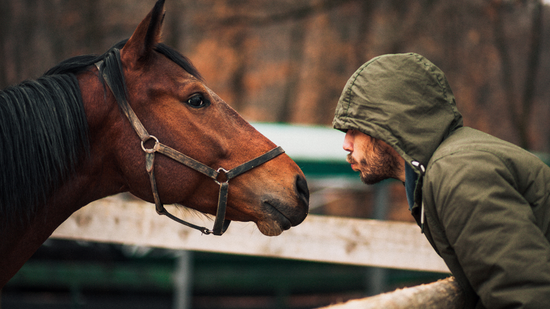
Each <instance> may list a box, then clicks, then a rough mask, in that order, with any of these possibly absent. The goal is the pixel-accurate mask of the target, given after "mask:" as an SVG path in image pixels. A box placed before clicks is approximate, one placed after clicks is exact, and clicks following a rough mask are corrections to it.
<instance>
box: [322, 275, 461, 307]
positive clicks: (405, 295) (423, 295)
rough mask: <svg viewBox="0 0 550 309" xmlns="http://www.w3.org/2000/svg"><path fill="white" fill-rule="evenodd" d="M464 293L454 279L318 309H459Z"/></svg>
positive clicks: (450, 278)
mask: <svg viewBox="0 0 550 309" xmlns="http://www.w3.org/2000/svg"><path fill="white" fill-rule="evenodd" d="M463 307H464V293H463V292H462V290H461V289H460V287H459V286H458V283H457V282H456V281H455V278H454V277H449V278H447V279H444V280H439V281H437V282H433V283H430V284H423V285H419V286H415V287H410V288H405V289H399V290H395V291H393V292H389V293H384V294H380V295H377V296H372V297H367V298H363V299H358V300H350V301H348V302H346V303H342V304H336V305H332V306H328V307H323V308H319V309H378V308H385V309H439V308H446V309H460V308H463Z"/></svg>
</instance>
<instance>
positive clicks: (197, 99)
mask: <svg viewBox="0 0 550 309" xmlns="http://www.w3.org/2000/svg"><path fill="white" fill-rule="evenodd" d="M186 103H187V104H189V105H190V106H192V107H203V106H206V104H207V102H206V100H205V99H204V97H203V96H202V95H194V96H192V97H191V98H189V99H188V100H187V101H186Z"/></svg>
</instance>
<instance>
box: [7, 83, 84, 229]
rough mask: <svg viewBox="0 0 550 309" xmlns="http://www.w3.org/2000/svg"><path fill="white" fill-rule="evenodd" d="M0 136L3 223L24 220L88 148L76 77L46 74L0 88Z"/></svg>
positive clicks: (44, 200) (69, 172)
mask: <svg viewBox="0 0 550 309" xmlns="http://www.w3.org/2000/svg"><path fill="white" fill-rule="evenodd" d="M0 142H1V144H2V151H0V166H2V169H3V170H2V173H1V175H0V179H1V186H0V213H1V214H2V219H3V221H4V222H0V225H3V224H2V223H5V222H6V221H8V220H9V221H11V222H13V220H15V221H19V222H22V223H24V222H25V221H27V220H29V219H30V218H31V216H32V215H33V213H35V211H36V209H37V207H39V205H44V204H45V202H46V200H47V198H48V196H49V195H50V194H51V193H52V191H53V190H55V189H56V188H57V187H58V186H59V185H61V183H62V182H63V181H64V180H66V179H67V178H68V177H70V175H71V174H72V172H73V171H74V168H75V166H76V164H77V161H78V159H79V158H80V157H81V156H82V155H83V151H86V150H87V148H88V127H87V122H86V116H85V113H84V107H83V104H82V97H81V93H80V88H79V85H78V81H77V79H76V77H75V76H74V75H73V74H63V75H51V76H44V77H41V78H39V79H37V80H35V81H25V82H23V83H21V84H20V85H18V86H13V87H9V88H7V89H5V90H3V91H2V92H0ZM84 153H85V152H84Z"/></svg>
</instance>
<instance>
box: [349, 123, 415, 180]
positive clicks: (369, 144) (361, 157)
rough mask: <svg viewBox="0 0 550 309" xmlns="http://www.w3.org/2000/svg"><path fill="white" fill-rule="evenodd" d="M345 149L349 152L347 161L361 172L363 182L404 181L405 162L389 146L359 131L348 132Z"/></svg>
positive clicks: (355, 169)
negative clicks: (393, 179) (390, 179)
mask: <svg viewBox="0 0 550 309" xmlns="http://www.w3.org/2000/svg"><path fill="white" fill-rule="evenodd" d="M343 148H344V150H345V151H347V152H349V154H348V157H347V161H348V163H350V164H351V168H352V169H353V170H354V171H359V172H360V176H361V181H363V182H364V183H366V184H368V185H372V184H375V183H378V182H380V181H382V180H384V179H388V178H396V179H400V180H402V181H405V179H404V175H405V172H404V169H405V166H404V161H403V159H402V158H401V156H399V154H398V153H397V152H396V151H395V150H394V149H393V148H392V147H391V146H389V145H388V144H386V143H384V142H383V141H381V140H378V139H375V138H373V137H370V136H368V135H366V134H364V133H362V132H359V131H357V130H348V131H347V132H346V137H345V139H344V145H343Z"/></svg>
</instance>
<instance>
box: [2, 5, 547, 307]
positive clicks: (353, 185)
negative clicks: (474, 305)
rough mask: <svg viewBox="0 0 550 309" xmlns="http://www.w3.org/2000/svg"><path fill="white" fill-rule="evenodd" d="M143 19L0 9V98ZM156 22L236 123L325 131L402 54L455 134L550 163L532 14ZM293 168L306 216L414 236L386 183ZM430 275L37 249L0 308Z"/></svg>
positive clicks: (387, 286) (431, 12) (200, 14)
mask: <svg viewBox="0 0 550 309" xmlns="http://www.w3.org/2000/svg"><path fill="white" fill-rule="evenodd" d="M153 5H154V1H153V0H94V1H80V0H0V87H1V88H5V87H7V86H9V85H15V84H18V83H19V82H21V81H23V80H25V79H34V78H37V77H39V76H40V75H41V74H42V73H43V72H45V71H46V70H47V69H48V68H50V67H52V66H54V65H55V64H56V63H58V62H60V61H61V60H64V59H66V58H69V57H72V56H76V55H81V54H90V53H92V54H102V53H103V52H105V51H106V50H107V49H108V48H109V47H111V46H112V45H114V44H115V43H116V42H118V41H120V40H122V39H125V38H128V37H129V36H130V35H131V34H132V32H133V30H134V29H135V27H136V26H137V24H138V23H139V22H140V21H141V20H142V19H143V17H145V15H146V14H147V13H148V12H149V10H150V9H151V8H152V6H153ZM166 12H167V13H166V19H165V25H164V36H163V37H164V42H165V43H166V44H168V45H170V46H172V47H175V48H176V49H178V50H179V51H180V52H181V53H182V54H184V55H185V56H187V57H188V58H189V59H190V60H191V61H192V62H193V63H194V64H195V66H196V67H197V68H198V70H199V72H200V73H201V74H202V75H203V77H204V78H205V80H206V83H207V85H208V86H209V87H210V88H211V89H212V90H213V91H215V92H216V93H217V94H218V95H219V96H220V97H222V98H223V99H224V100H225V101H226V102H227V103H228V104H229V105H231V106H232V107H233V108H235V109H236V110H237V111H238V112H239V113H240V114H241V115H242V116H243V117H244V118H245V119H246V120H248V121H251V122H254V123H277V124H282V125H294V126H302V127H303V126H311V127H316V128H322V129H327V130H329V129H328V128H327V127H328V126H330V124H331V122H332V118H333V115H334V114H333V113H334V108H335V106H336V103H337V101H338V98H339V96H340V93H341V91H342V89H343V87H344V85H345V83H346V81H347V79H348V78H349V77H350V76H351V74H352V73H353V72H354V71H355V70H356V69H357V68H358V67H359V66H360V65H361V64H363V63H364V62H366V61H368V60H369V59H371V58H372V57H375V56H378V55H381V54H386V53H400V52H416V53H419V54H422V55H424V56H426V57H427V58H428V59H430V60H431V61H432V62H434V63H435V64H436V65H437V66H439V67H440V68H441V69H442V70H443V71H444V72H445V73H446V75H447V78H448V80H449V83H450V85H451V87H452V89H453V91H454V94H455V96H456V99H457V105H458V108H459V110H460V111H461V112H462V114H463V116H464V123H465V125H467V126H471V127H474V128H476V129H479V130H482V131H484V132H487V133H490V134H493V135H495V136H497V137H499V138H502V139H504V140H507V141H509V142H512V143H514V144H517V145H519V146H521V147H523V148H525V149H528V150H530V151H533V152H535V153H536V154H538V155H539V156H541V158H543V159H546V153H548V152H549V151H550V134H549V133H550V121H548V119H549V116H550V101H549V100H550V99H549V98H550V87H548V85H549V84H550V42H549V40H548V39H547V38H548V37H549V36H550V7H549V6H548V5H547V4H545V1H541V0H462V1H453V0H418V1H402V0H167V1H166ZM268 137H269V136H268ZM342 140H343V135H342ZM324 146H326V145H320V146H319V147H324ZM283 147H285V145H284V144H283ZM336 147H340V146H339V145H338V146H336ZM343 159H344V158H342V160H343ZM302 164H303V165H301V167H302V168H303V169H304V172H305V173H306V176H307V177H308V182H309V185H310V190H311V192H312V211H311V212H312V213H314V214H321V215H331V216H347V217H356V218H375V219H384V220H396V221H409V222H412V221H413V219H412V217H411V216H410V214H409V213H408V210H407V203H406V198H405V196H404V192H403V186H402V185H401V184H400V183H396V182H386V183H385V184H382V185H381V186H378V187H377V186H374V187H367V186H364V185H362V184H361V183H360V181H359V180H358V177H357V175H355V174H353V173H351V170H350V169H349V167H348V166H346V164H345V163H342V162H341V161H340V162H335V161H330V160H329V162H328V163H327V164H325V165H323V166H321V167H319V166H310V165H307V164H306V163H302ZM324 171H326V172H324ZM382 206H383V207H382ZM205 241H207V240H205ZM266 241H269V238H266ZM52 269H55V270H56V272H55V273H56V275H55V276H54V277H52V276H51V273H52V272H48V271H47V270H50V271H51V270H52ZM182 272H185V273H186V274H187V275H186V278H188V279H186V280H188V282H187V281H186V282H187V283H186V287H185V289H187V290H186V291H187V292H185V293H186V295H187V300H185V301H181V300H178V297H179V296H178V295H179V294H178V293H179V292H178V289H180V290H181V284H180V283H181V282H180V281H181V280H180V279H178V278H181V276H179V275H181V273H182ZM48 274H50V275H48ZM445 276H446V275H445V274H432V273H420V272H409V271H402V270H389V269H377V268H368V267H358V266H346V265H333V264H323V263H313V262H304V261H290V260H282V259H268V258H258V257H245V256H236V255H223V254H213V253H205V252H186V251H171V250H165V249H154V248H140V247H132V246H124V245H110V244H99V243H87V242H74V241H66V240H49V241H48V242H47V243H46V244H45V245H44V246H43V247H42V248H41V249H40V250H39V251H38V252H37V254H35V256H34V257H33V258H32V259H31V261H29V263H27V265H25V266H24V268H23V269H22V270H21V272H20V274H19V275H18V276H16V277H15V278H14V279H13V280H12V281H11V282H10V283H9V284H8V285H7V286H6V288H5V289H4V291H3V295H2V308H3V309H9V308H111V307H112V308H115V307H117V308H119V307H120V306H130V305H131V306H132V307H134V308H312V307H315V306H322V305H327V304H330V303H333V302H335V301H340V300H346V299H349V298H356V297H362V296H365V295H373V294H377V293H380V292H384V291H389V290H393V289H395V288H396V287H402V286H409V285H413V284H418V283H423V282H431V281H434V280H437V279H438V278H443V277H445ZM178 280H179V281H178ZM178 282H180V283H178Z"/></svg>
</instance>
